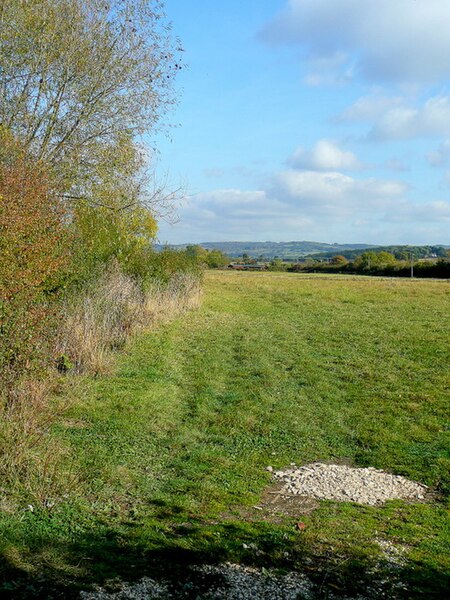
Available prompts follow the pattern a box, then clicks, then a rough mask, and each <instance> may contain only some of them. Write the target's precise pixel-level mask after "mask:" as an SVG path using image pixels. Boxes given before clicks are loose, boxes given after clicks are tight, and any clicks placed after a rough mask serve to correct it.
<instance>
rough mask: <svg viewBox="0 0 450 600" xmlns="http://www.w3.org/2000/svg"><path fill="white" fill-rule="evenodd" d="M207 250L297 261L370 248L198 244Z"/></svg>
mask: <svg viewBox="0 0 450 600" xmlns="http://www.w3.org/2000/svg"><path fill="white" fill-rule="evenodd" d="M188 245H189V244H178V245H172V244H171V245H170V246H171V247H173V248H180V249H182V248H185V247H186V246H188ZM198 245H199V246H202V247H203V248H206V249H207V250H220V251H221V252H224V253H225V254H227V255H228V256H230V257H231V258H237V257H240V256H242V255H243V254H248V255H249V256H250V257H252V258H261V259H262V260H270V259H273V258H284V259H290V260H297V259H298V258H302V257H304V256H308V255H310V254H316V253H319V252H320V253H328V252H332V253H333V254H343V253H344V252H350V251H355V250H356V251H357V250H364V249H366V248H371V246H370V245H369V244H324V243H322V242H308V241H302V242H202V243H200V244H198Z"/></svg>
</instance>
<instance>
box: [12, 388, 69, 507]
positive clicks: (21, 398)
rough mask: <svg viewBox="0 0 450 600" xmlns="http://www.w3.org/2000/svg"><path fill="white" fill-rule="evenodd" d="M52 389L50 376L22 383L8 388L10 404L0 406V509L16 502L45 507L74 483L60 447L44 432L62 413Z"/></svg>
mask: <svg viewBox="0 0 450 600" xmlns="http://www.w3.org/2000/svg"><path fill="white" fill-rule="evenodd" d="M55 385H56V383H55V379H54V378H52V377H51V376H49V377H48V378H46V379H44V380H41V381H31V380H27V381H23V382H22V383H21V384H20V385H18V386H17V388H16V389H15V390H14V396H15V397H14V402H8V403H7V404H5V405H4V406H3V411H2V419H1V425H0V453H1V456H2V460H1V462H0V478H1V488H0V505H1V508H2V509H3V510H8V508H9V509H11V510H14V508H16V506H15V505H16V500H17V499H18V498H20V499H21V500H22V501H23V499H24V498H27V499H28V501H29V502H30V503H32V504H37V505H40V506H48V505H49V503H51V502H54V501H55V499H56V498H57V497H58V496H61V495H62V494H64V493H67V492H68V491H69V489H70V488H71V487H72V486H73V484H74V483H75V479H74V477H73V475H71V474H70V473H68V472H67V468H66V467H65V466H64V462H65V457H66V449H65V448H64V446H63V444H62V443H61V441H60V440H56V439H55V438H54V437H53V436H52V435H51V433H50V430H51V427H52V425H53V424H54V423H55V422H56V421H58V420H59V418H60V416H61V414H63V412H64V411H65V410H66V406H65V405H64V403H61V402H59V404H58V405H56V403H55V401H54V400H52V399H51V398H52V395H53V393H54V391H55ZM62 475H63V476H62ZM63 482H64V483H63Z"/></svg>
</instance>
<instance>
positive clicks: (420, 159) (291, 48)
mask: <svg viewBox="0 0 450 600" xmlns="http://www.w3.org/2000/svg"><path fill="white" fill-rule="evenodd" d="M165 5H166V13H167V16H168V19H169V20H170V21H171V22H172V24H173V33H174V34H175V35H177V36H178V37H179V38H180V39H181V43H182V45H183V47H184V49H185V53H184V56H185V62H186V64H187V66H186V68H185V69H184V70H183V71H182V72H181V73H180V76H179V79H178V82H177V95H178V97H179V104H178V106H177V108H176V110H175V111H174V112H173V113H171V114H170V115H169V117H168V119H169V121H170V122H171V123H173V124H174V125H176V126H175V127H173V128H171V130H170V138H167V137H165V136H163V135H160V136H158V138H157V139H156V140H152V141H154V142H155V143H156V145H157V147H158V149H159V152H160V157H159V165H158V171H159V172H160V174H161V176H162V174H163V173H167V176H168V180H169V181H170V182H171V185H173V186H175V187H176V186H178V185H179V184H180V183H181V184H182V185H183V187H184V189H185V190H186V195H185V197H184V199H183V201H182V202H181V203H180V205H179V206H178V207H177V215H178V216H177V220H176V222H175V223H168V222H166V221H161V223H160V234H159V238H160V241H162V242H169V243H184V242H201V241H225V240H227V241H230V240H241V241H242V240H253V241H264V240H273V241H283V240H285V241H287V240H302V239H309V240H318V241H323V242H341V243H343V242H368V243H374V244H378V243H385V244H388V243H410V244H425V243H433V244H434V243H444V244H450V235H449V231H450V202H449V198H450V61H449V60H448V57H449V56H450V1H449V0H245V1H243V0H240V1H237V0H224V1H223V2H217V1H213V0H196V2H195V3H192V2H186V0H166V3H165Z"/></svg>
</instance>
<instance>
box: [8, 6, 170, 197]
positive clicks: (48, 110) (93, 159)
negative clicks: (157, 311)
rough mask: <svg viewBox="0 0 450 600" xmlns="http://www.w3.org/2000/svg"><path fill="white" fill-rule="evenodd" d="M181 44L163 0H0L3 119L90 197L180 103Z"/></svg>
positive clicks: (66, 186)
mask: <svg viewBox="0 0 450 600" xmlns="http://www.w3.org/2000/svg"><path fill="white" fill-rule="evenodd" d="M180 52H181V48H180V47H179V46H177V44H176V43H174V42H173V40H172V38H171V34H170V28H169V26H168V25H167V24H166V23H165V21H164V13H163V10H162V2H160V1H159V0H156V1H152V0H0V123H3V125H4V127H6V128H7V129H9V130H10V131H11V132H12V133H13V135H14V136H15V137H16V138H17V139H19V140H20V141H21V142H22V143H23V146H24V148H25V150H27V151H28V152H30V153H31V154H33V155H34V156H35V157H36V158H37V159H38V160H45V161H46V162H47V163H48V164H49V165H50V166H52V167H53V169H54V171H55V172H56V173H57V175H58V180H59V183H60V185H61V187H62V189H63V190H64V191H65V192H66V193H67V194H68V195H72V196H75V197H78V196H88V195H89V193H91V191H92V190H89V189H87V187H89V186H87V183H86V182H94V184H93V185H95V182H96V181H98V180H99V179H100V180H105V177H104V173H105V165H107V163H106V162H105V157H106V156H108V155H109V156H111V155H112V154H116V155H119V154H120V153H121V152H123V151H124V150H125V148H126V147H127V151H129V150H130V149H131V148H133V145H134V141H135V140H136V136H139V135H141V134H143V133H145V132H147V131H149V130H151V129H154V128H155V127H156V126H157V125H158V123H159V122H160V120H161V118H162V117H163V115H164V114H165V112H166V111H167V109H168V108H169V107H170V106H171V105H172V104H173V103H174V97H173V94H172V91H171V90H172V87H171V84H172V81H173V78H174V76H175V73H176V72H177V71H178V70H179V69H180V68H181V61H180V59H179V58H176V57H175V55H176V54H180ZM125 141H126V143H125ZM141 158H142V156H141ZM132 162H133V161H132ZM112 172H114V167H113V168H112ZM69 191H70V194H69V193H68V192H69ZM89 198H90V199H92V200H93V202H95V201H96V200H95V198H94V197H91V196H89ZM155 199H156V196H153V198H152V197H150V199H149V200H150V203H151V200H155ZM129 202H130V199H129V198H127V200H126V202H125V204H126V203H129ZM115 208H117V206H116V207H115Z"/></svg>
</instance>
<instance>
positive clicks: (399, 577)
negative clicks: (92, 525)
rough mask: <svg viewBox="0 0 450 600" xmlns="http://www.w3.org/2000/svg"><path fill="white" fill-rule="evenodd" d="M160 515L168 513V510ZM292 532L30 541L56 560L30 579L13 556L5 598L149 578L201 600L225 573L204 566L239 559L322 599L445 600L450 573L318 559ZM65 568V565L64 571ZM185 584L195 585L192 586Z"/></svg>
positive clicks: (236, 529) (198, 531) (186, 528)
mask: <svg viewBox="0 0 450 600" xmlns="http://www.w3.org/2000/svg"><path fill="white" fill-rule="evenodd" d="M161 510H162V511H163V512H166V509H165V507H164V506H161ZM291 529H292V527H291V528H288V527H279V528H274V527H273V526H268V525H267V523H263V522H261V523H243V522H238V521H227V522H223V521H222V522H210V523H204V522H200V521H189V522H180V523H175V524H173V525H172V527H171V528H170V529H167V528H166V529H164V530H158V526H157V524H156V522H155V523H154V526H153V527H149V529H148V530H147V533H146V534H145V536H143V534H142V531H139V530H138V528H137V527H133V524H129V527H128V531H126V530H124V529H123V528H122V529H120V530H115V529H107V528H105V529H103V530H102V531H101V533H98V532H96V531H92V532H89V533H84V534H82V535H79V536H78V537H77V538H75V539H74V540H73V541H72V542H70V543H68V542H64V543H63V542H57V541H55V540H51V539H48V540H46V541H44V540H42V538H40V539H39V541H37V540H36V542H35V543H32V541H31V543H30V540H27V541H28V543H29V547H34V548H35V552H36V554H37V555H38V554H39V553H42V552H43V551H44V550H45V551H47V555H48V552H50V555H52V556H54V557H56V556H58V557H59V559H60V560H59V562H58V561H57V560H48V559H47V560H41V561H40V562H39V565H40V568H39V575H30V574H29V573H28V572H27V570H26V568H25V567H23V568H20V567H18V566H17V564H16V563H15V562H14V561H13V560H11V559H8V558H6V557H1V558H0V569H1V572H2V581H3V584H1V585H0V595H1V597H2V598H5V599H10V600H25V599H28V598H45V599H48V600H56V599H60V598H61V599H62V598H67V599H72V598H78V597H79V593H80V590H89V589H91V588H92V587H93V586H95V585H102V586H105V587H106V589H110V590H113V589H114V581H115V582H116V583H117V581H118V580H121V581H127V582H133V581H136V580H138V579H140V578H142V577H143V576H147V577H151V578H154V579H156V580H165V581H167V582H168V584H169V588H170V590H171V592H172V594H173V596H172V597H173V598H178V597H181V595H182V597H183V598H187V599H192V600H194V599H196V598H199V597H201V593H202V592H203V591H207V590H208V589H210V588H211V587H213V588H214V587H215V586H217V585H218V584H221V585H223V584H224V580H223V579H222V578H221V576H220V575H217V574H209V575H205V574H204V573H201V574H200V573H198V572H196V571H195V569H192V567H195V565H201V564H209V565H213V564H219V563H224V562H226V561H230V562H237V563H240V564H244V565H247V566H253V567H259V568H266V569H267V568H275V569H280V571H282V572H287V571H298V572H301V573H303V574H305V575H306V576H307V577H308V578H309V579H310V580H311V582H312V583H313V585H314V589H315V590H316V598H318V599H319V598H323V599H326V598H329V596H330V593H332V594H334V597H339V596H341V595H342V596H344V595H346V596H350V597H353V596H357V595H358V594H359V595H361V594H362V595H363V597H364V598H366V599H368V598H389V599H394V598H399V599H407V598H408V599H412V598H423V599H425V598H426V599H430V598H444V597H447V596H446V592H447V591H448V589H449V584H450V578H449V576H448V574H446V573H443V572H439V571H437V570H436V569H434V568H433V567H431V566H429V565H425V564H416V563H407V564H405V565H401V566H400V565H396V566H395V567H393V566H392V565H389V564H385V565H382V564H380V563H379V562H377V561H376V560H375V559H374V558H373V557H372V558H370V557H368V555H367V553H364V552H363V550H362V549H361V552H355V553H354V554H353V555H351V556H346V557H342V556H341V557H339V556H336V555H335V554H332V553H329V552H328V553H327V552H322V553H321V554H318V553H316V554H312V553H311V551H310V549H309V548H308V546H309V544H308V542H307V541H306V540H304V539H303V538H302V536H301V534H300V533H298V532H292V531H291ZM58 565H59V566H58ZM186 584H188V585H187V586H186Z"/></svg>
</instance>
